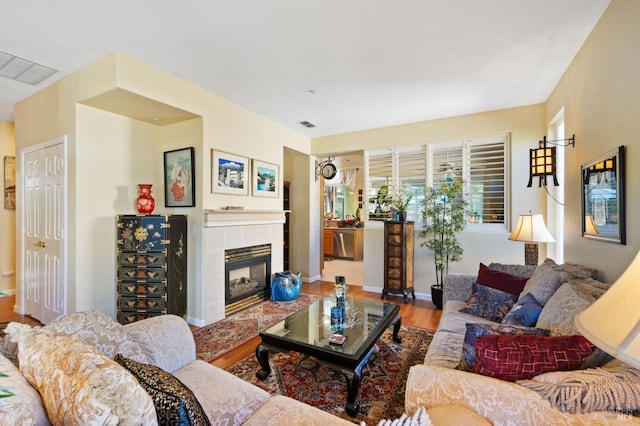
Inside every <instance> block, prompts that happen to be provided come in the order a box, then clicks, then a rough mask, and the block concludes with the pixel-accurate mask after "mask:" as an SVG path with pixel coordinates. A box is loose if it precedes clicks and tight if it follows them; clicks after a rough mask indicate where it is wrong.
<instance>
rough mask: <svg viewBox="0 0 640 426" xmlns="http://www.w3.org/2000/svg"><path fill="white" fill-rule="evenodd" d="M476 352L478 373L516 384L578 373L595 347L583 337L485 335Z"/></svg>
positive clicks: (475, 367)
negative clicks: (545, 375)
mask: <svg viewBox="0 0 640 426" xmlns="http://www.w3.org/2000/svg"><path fill="white" fill-rule="evenodd" d="M475 349H476V362H475V364H474V365H473V371H474V373H479V374H482V375H485V376H490V377H495V378H498V379H502V380H506V381H509V382H514V381H516V380H526V379H530V378H532V377H534V376H537V375H538V374H542V373H546V372H548V371H567V370H575V369H577V368H578V367H579V366H580V364H581V363H582V360H583V359H584V358H586V357H588V356H589V355H591V354H592V353H593V350H594V349H595V346H594V345H593V344H592V343H591V342H589V341H588V340H587V339H585V338H584V337H583V336H555V337H545V336H483V337H479V338H477V339H476V342H475Z"/></svg>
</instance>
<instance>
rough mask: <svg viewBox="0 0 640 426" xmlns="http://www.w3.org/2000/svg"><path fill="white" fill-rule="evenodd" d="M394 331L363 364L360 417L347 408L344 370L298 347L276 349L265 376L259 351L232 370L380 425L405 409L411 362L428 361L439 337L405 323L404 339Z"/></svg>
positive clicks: (337, 412) (331, 410)
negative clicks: (398, 340)
mask: <svg viewBox="0 0 640 426" xmlns="http://www.w3.org/2000/svg"><path fill="white" fill-rule="evenodd" d="M392 331H393V329H392V328H390V329H389V330H387V331H385V333H384V334H383V335H382V337H381V338H380V340H379V342H378V346H379V351H378V352H377V353H374V354H373V355H372V356H371V358H370V359H369V362H368V364H367V366H366V367H365V368H363V371H362V384H361V386H360V391H359V393H358V398H357V400H358V401H359V402H360V411H361V413H360V414H358V417H357V418H352V417H350V416H349V415H348V414H347V413H346V412H345V410H344V405H345V403H346V398H347V384H346V381H345V378H344V376H343V375H342V374H340V373H336V372H334V371H332V370H330V369H329V368H327V367H325V366H324V365H322V364H319V363H318V362H317V361H316V360H315V359H314V358H312V357H305V356H303V355H301V354H299V353H296V352H289V353H278V354H270V355H269V362H270V364H271V374H270V375H269V377H267V379H266V380H264V381H261V380H259V379H258V378H256V372H257V371H258V370H260V364H258V361H257V359H256V357H255V355H250V356H248V357H246V358H244V359H242V360H240V361H238V362H237V363H235V364H234V365H232V366H230V367H229V368H227V371H228V372H230V373H232V374H234V375H236V376H238V377H240V378H241V379H243V380H244V381H246V382H249V383H252V384H254V385H256V386H259V387H261V388H263V389H265V390H266V391H268V392H269V393H271V394H281V395H286V396H289V397H291V398H294V399H297V400H299V401H302V402H305V403H307V404H310V405H313V406H315V407H318V408H320V409H322V410H324V411H327V412H329V413H331V414H334V415H336V416H339V417H342V418H344V419H347V420H350V421H356V422H361V421H364V422H365V423H366V424H367V425H375V424H378V422H379V421H380V420H381V419H389V418H391V419H393V418H397V417H400V416H401V415H402V413H403V412H404V393H405V386H406V382H407V375H408V373H409V368H410V367H411V366H413V365H416V364H421V363H422V362H423V361H424V356H425V354H426V353H427V348H428V346H429V343H431V339H432V337H433V332H432V331H428V330H424V329H421V328H416V327H409V326H402V328H401V330H400V336H402V343H395V342H394V341H393V340H392Z"/></svg>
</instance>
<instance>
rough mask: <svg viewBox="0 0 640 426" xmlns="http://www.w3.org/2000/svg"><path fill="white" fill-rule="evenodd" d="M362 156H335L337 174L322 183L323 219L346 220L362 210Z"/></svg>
mask: <svg viewBox="0 0 640 426" xmlns="http://www.w3.org/2000/svg"><path fill="white" fill-rule="evenodd" d="M363 155H364V154H363V153H350V154H344V155H336V156H335V159H334V164H335V165H336V168H337V173H336V175H335V176H334V178H333V179H326V180H325V181H324V217H325V219H327V220H347V219H350V218H354V217H355V216H356V214H357V209H358V208H360V209H361V210H362V188H363V185H364V178H363V175H364V173H363V169H362V164H363V161H364V157H363ZM360 214H362V213H360Z"/></svg>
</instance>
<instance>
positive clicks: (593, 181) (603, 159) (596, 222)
mask: <svg viewBox="0 0 640 426" xmlns="http://www.w3.org/2000/svg"><path fill="white" fill-rule="evenodd" d="M580 171H581V179H582V185H581V188H582V236H583V237H585V238H589V239H594V240H600V241H607V242H611V243H616V244H623V245H624V244H626V243H627V237H626V213H625V212H626V208H625V186H626V184H625V150H624V146H619V147H618V148H616V149H613V150H611V151H609V152H606V153H604V154H602V155H601V156H599V157H597V158H594V159H593V160H591V161H589V162H587V163H584V164H583V165H582V166H581V167H580Z"/></svg>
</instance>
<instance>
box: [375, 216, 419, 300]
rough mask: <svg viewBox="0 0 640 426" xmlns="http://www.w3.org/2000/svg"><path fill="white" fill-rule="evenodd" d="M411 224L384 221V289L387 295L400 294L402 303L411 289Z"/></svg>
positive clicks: (412, 240) (383, 292)
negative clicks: (402, 298)
mask: <svg viewBox="0 0 640 426" xmlns="http://www.w3.org/2000/svg"><path fill="white" fill-rule="evenodd" d="M413 242H414V238H413V222H396V221H391V220H389V221H385V223H384V288H383V289H382V299H384V297H385V296H386V295H387V294H402V295H403V296H404V302H405V303H406V302H407V295H408V294H409V293H411V296H413V298H414V299H415V298H416V295H415V292H414V289H413Z"/></svg>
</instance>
